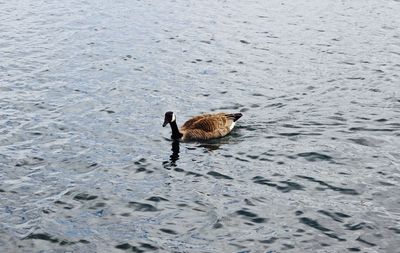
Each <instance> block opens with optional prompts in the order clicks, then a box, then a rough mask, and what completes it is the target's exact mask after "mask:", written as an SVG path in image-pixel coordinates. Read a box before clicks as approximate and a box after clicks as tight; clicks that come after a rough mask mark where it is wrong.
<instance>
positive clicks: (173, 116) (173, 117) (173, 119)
mask: <svg viewBox="0 0 400 253" xmlns="http://www.w3.org/2000/svg"><path fill="white" fill-rule="evenodd" d="M175 120H176V117H175V113H173V114H172V119H171V122H174V121H175Z"/></svg>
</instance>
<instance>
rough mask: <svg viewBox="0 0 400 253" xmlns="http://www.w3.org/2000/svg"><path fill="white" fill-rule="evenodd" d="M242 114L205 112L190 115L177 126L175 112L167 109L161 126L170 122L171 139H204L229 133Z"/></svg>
mask: <svg viewBox="0 0 400 253" xmlns="http://www.w3.org/2000/svg"><path fill="white" fill-rule="evenodd" d="M242 116H243V115H242V114H241V113H224V112H219V113H206V114H201V115H198V116H194V117H192V118H191V119H189V120H188V121H186V122H185V123H184V124H183V125H182V126H181V127H180V128H178V126H177V124H176V116H175V113H173V112H171V111H168V112H166V113H165V117H164V123H163V125H162V126H163V127H165V126H166V125H168V124H170V126H171V130H172V135H171V139H172V140H178V141H205V140H211V139H216V138H221V137H224V136H226V135H227V134H229V133H230V132H231V131H232V129H233V127H234V126H235V123H236V121H237V120H238V119H239V118H240V117H242Z"/></svg>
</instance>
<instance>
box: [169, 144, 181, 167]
mask: <svg viewBox="0 0 400 253" xmlns="http://www.w3.org/2000/svg"><path fill="white" fill-rule="evenodd" d="M171 151H172V155H170V156H169V158H170V159H169V160H170V161H171V162H170V164H171V165H172V166H176V161H178V160H179V141H172V148H171Z"/></svg>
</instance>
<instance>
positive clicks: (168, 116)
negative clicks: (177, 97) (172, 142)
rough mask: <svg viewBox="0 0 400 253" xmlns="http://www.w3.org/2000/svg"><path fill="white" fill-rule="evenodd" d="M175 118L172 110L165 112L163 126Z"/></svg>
mask: <svg viewBox="0 0 400 253" xmlns="http://www.w3.org/2000/svg"><path fill="white" fill-rule="evenodd" d="M175 120H176V117H175V114H174V113H173V112H166V113H165V117H164V123H163V125H162V126H163V127H165V126H166V125H167V124H168V123H171V122H174V121H175Z"/></svg>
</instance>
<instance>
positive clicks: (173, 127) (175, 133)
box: [170, 121, 183, 140]
mask: <svg viewBox="0 0 400 253" xmlns="http://www.w3.org/2000/svg"><path fill="white" fill-rule="evenodd" d="M170 125H171V130H172V135H171V138H172V139H174V140H177V139H180V138H181V137H182V136H183V134H181V133H180V132H179V129H178V126H177V125H176V121H172V122H171V123H170Z"/></svg>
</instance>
